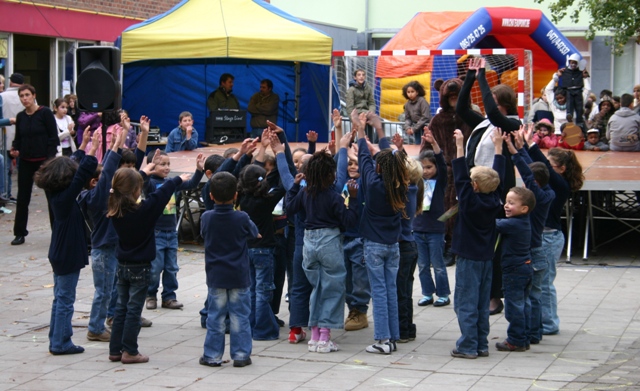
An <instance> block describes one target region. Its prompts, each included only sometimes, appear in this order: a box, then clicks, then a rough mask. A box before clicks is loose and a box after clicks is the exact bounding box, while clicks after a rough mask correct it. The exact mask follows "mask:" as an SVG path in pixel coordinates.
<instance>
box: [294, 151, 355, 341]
mask: <svg viewBox="0 0 640 391" xmlns="http://www.w3.org/2000/svg"><path fill="white" fill-rule="evenodd" d="M336 167H337V165H336V162H335V160H334V159H333V158H332V157H331V156H330V155H328V154H327V153H326V152H325V151H319V152H316V153H314V154H313V156H312V157H311V158H310V159H309V161H308V162H307V165H306V167H305V174H297V175H296V177H295V181H294V185H293V187H292V188H291V189H290V190H289V191H288V192H287V198H286V204H287V213H291V214H296V213H298V212H300V211H304V213H305V214H306V220H305V230H304V247H303V250H302V251H303V255H302V256H303V258H302V268H303V270H304V273H305V275H306V276H307V279H308V280H309V283H310V284H311V286H312V287H313V290H312V292H311V296H310V298H309V323H308V325H309V327H311V339H310V340H309V342H308V348H309V351H310V352H318V353H330V352H335V351H337V350H338V349H339V347H338V345H336V344H335V343H334V342H333V341H331V332H330V329H332V328H333V329H341V328H343V327H344V323H343V319H344V301H345V294H346V291H345V284H344V282H345V278H346V275H347V271H346V269H345V265H344V253H343V248H342V235H341V231H343V230H344V229H345V228H347V227H350V226H354V225H356V223H357V221H358V215H357V213H356V199H357V189H356V186H355V181H354V180H350V181H349V184H348V191H349V207H348V208H347V207H346V206H345V205H344V199H343V198H342V196H341V195H340V194H339V193H338V192H336V191H335V190H334V182H335V179H336ZM303 178H305V180H306V183H307V186H306V187H305V188H304V190H303V191H300V182H301V181H302V179H303Z"/></svg>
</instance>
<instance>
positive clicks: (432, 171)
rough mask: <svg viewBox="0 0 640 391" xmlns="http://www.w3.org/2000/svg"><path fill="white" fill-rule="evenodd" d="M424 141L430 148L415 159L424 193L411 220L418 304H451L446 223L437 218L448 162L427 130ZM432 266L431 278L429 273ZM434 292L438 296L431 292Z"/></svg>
mask: <svg viewBox="0 0 640 391" xmlns="http://www.w3.org/2000/svg"><path fill="white" fill-rule="evenodd" d="M423 140H424V143H429V144H431V146H432V148H433V150H428V149H423V150H422V151H421V152H420V155H419V157H418V159H419V160H420V162H422V178H423V180H424V192H423V194H424V197H423V200H422V210H421V213H420V214H419V215H418V216H416V219H415V220H414V221H413V237H414V238H415V240H416V244H417V245H418V268H419V272H418V277H419V279H420V286H421V287H422V298H421V299H420V300H419V301H418V305H419V306H421V307H423V306H427V305H430V304H433V306H434V307H443V306H446V305H449V304H451V300H450V299H449V295H450V294H451V289H450V288H449V277H448V276H447V267H446V265H445V261H444V251H443V250H444V244H445V239H444V235H445V223H444V222H442V221H439V220H438V218H439V217H440V216H442V214H443V213H444V212H445V210H446V209H445V202H444V201H445V191H446V189H447V177H448V173H447V163H446V162H445V158H444V154H443V152H442V150H441V149H440V146H439V145H438V142H437V140H436V139H435V137H434V136H433V134H432V133H431V131H430V130H427V132H426V133H425V135H424V136H423ZM431 266H433V274H434V277H435V284H434V280H433V278H432V277H431ZM434 293H435V294H437V296H438V299H437V300H436V299H434V297H433V295H434Z"/></svg>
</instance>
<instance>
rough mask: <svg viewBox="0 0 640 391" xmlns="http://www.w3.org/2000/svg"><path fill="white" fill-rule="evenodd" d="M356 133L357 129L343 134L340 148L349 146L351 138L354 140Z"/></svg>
mask: <svg viewBox="0 0 640 391" xmlns="http://www.w3.org/2000/svg"><path fill="white" fill-rule="evenodd" d="M355 133H356V131H355V130H352V131H351V132H349V133H345V134H344V135H342V137H341V138H340V148H349V143H351V140H353V137H354V136H355Z"/></svg>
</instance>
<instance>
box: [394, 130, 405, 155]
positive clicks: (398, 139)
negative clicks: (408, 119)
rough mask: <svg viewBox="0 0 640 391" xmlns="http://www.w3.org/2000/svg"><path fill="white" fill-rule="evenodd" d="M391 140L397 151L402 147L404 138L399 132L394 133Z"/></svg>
mask: <svg viewBox="0 0 640 391" xmlns="http://www.w3.org/2000/svg"><path fill="white" fill-rule="evenodd" d="M391 142H392V143H393V145H395V146H396V147H397V148H398V151H402V150H403V149H404V147H403V145H404V140H403V139H402V136H401V135H400V134H399V133H396V134H394V135H393V136H392V137H391Z"/></svg>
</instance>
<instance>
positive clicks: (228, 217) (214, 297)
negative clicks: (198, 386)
mask: <svg viewBox="0 0 640 391" xmlns="http://www.w3.org/2000/svg"><path fill="white" fill-rule="evenodd" d="M209 188H210V189H211V190H210V198H211V200H213V201H214V202H215V204H216V206H215V209H214V210H211V211H206V212H205V213H203V214H202V220H201V228H200V230H201V234H202V237H203V238H204V246H205V268H206V272H207V287H208V289H209V294H208V300H207V304H208V308H207V322H206V324H207V336H206V338H205V341H204V355H203V356H202V357H200V364H201V365H207V366H210V367H219V366H221V365H222V355H223V354H224V334H225V328H226V326H225V318H226V317H227V316H228V317H229V319H230V327H229V328H230V334H231V336H230V338H231V347H230V349H231V358H232V359H233V366H234V367H244V366H247V365H250V364H251V324H250V321H249V318H250V316H251V289H250V288H251V271H250V269H249V254H248V247H247V239H250V238H259V237H260V234H258V227H256V225H255V224H254V223H253V222H252V221H251V219H250V218H249V215H247V214H246V213H244V212H241V211H235V210H233V203H234V202H235V200H236V197H237V195H238V193H237V191H236V188H237V180H236V178H235V177H234V176H233V175H232V174H230V173H228V172H218V173H216V174H214V175H213V176H212V177H211V179H210V180H209Z"/></svg>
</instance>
